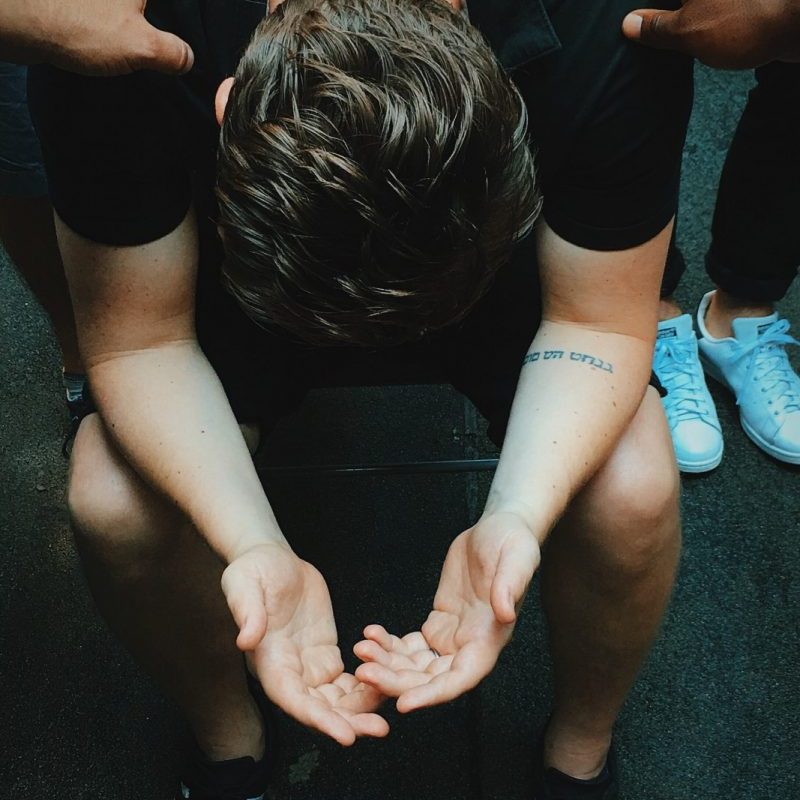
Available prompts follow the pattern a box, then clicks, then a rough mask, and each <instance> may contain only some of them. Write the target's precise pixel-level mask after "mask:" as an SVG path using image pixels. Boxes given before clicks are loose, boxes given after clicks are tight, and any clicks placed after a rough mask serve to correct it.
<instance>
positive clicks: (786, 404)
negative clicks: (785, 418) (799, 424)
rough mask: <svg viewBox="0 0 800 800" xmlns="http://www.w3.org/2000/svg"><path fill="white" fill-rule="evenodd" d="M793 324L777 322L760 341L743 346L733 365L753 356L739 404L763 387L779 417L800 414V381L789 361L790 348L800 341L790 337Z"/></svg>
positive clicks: (766, 331) (764, 333) (739, 349)
mask: <svg viewBox="0 0 800 800" xmlns="http://www.w3.org/2000/svg"><path fill="white" fill-rule="evenodd" d="M789 327H790V326H789V321H788V320H785V319H779V320H776V321H775V322H773V323H772V324H771V325H770V326H769V328H767V329H766V330H765V331H764V332H763V333H762V334H760V335H759V337H758V339H756V341H754V342H752V343H751V344H748V345H741V346H740V347H739V348H738V349H737V350H736V352H735V354H734V355H733V356H732V357H731V361H732V362H733V363H735V362H737V361H741V360H742V359H745V358H747V357H748V356H749V355H751V354H753V358H752V359H751V360H750V364H749V366H748V368H747V372H746V374H745V378H744V390H743V391H742V394H741V396H740V397H739V399H738V400H737V405H741V404H742V401H743V400H744V399H745V398H746V397H748V396H749V394H750V393H751V392H753V391H754V390H755V388H756V385H757V383H760V384H762V385H761V391H762V392H763V393H764V394H767V395H768V397H767V402H768V403H769V404H770V405H775V406H777V408H776V409H775V411H774V412H773V413H774V414H775V416H778V415H779V414H780V413H785V414H789V413H792V412H794V411H800V381H798V379H797V376H796V375H795V373H794V370H793V369H792V365H791V363H790V362H789V355H788V354H787V352H786V347H787V346H792V345H798V346H800V342H799V341H798V340H797V339H795V338H794V337H793V336H789V334H788V330H789Z"/></svg>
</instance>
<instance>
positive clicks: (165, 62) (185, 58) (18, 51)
mask: <svg viewBox="0 0 800 800" xmlns="http://www.w3.org/2000/svg"><path fill="white" fill-rule="evenodd" d="M146 3H147V0H59V2H52V0H2V4H0V5H1V6H2V7H1V8H0V55H1V56H2V58H3V59H4V60H6V61H19V62H20V63H24V64H33V63H38V62H46V63H49V64H53V65H55V66H57V67H61V68H62V69H66V70H70V71H72V72H80V73H84V74H86V75H123V74H126V73H129V72H135V71H136V70H140V69H151V70H156V71H158V72H166V73H173V74H182V73H184V72H188V70H190V69H191V67H192V64H193V62H194V55H193V54H192V50H191V48H190V47H189V45H188V44H186V42H184V41H183V40H182V39H179V38H178V37H177V36H175V35H173V34H171V33H166V32H164V31H160V30H158V29H157V28H154V27H153V26H152V25H150V23H149V22H147V20H145V18H144V10H145V5H146Z"/></svg>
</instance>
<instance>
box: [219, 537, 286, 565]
mask: <svg viewBox="0 0 800 800" xmlns="http://www.w3.org/2000/svg"><path fill="white" fill-rule="evenodd" d="M276 547H277V548H279V549H280V550H282V551H284V552H285V553H289V554H291V555H294V551H293V550H292V548H291V545H290V544H289V542H288V541H287V540H286V539H285V538H284V537H283V536H280V537H269V536H260V537H256V536H253V537H242V539H241V540H240V541H239V542H237V544H236V546H235V547H234V548H233V549H232V550H231V551H230V553H229V554H228V557H227V558H226V559H225V561H226V563H228V564H232V563H233V562H234V561H236V560H238V559H240V558H242V557H243V556H245V555H246V554H247V553H252V552H254V551H259V550H262V551H263V550H265V549H267V548H276ZM273 552H274V551H273Z"/></svg>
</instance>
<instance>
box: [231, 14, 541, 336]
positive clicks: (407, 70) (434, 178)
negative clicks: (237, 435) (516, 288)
mask: <svg viewBox="0 0 800 800" xmlns="http://www.w3.org/2000/svg"><path fill="white" fill-rule="evenodd" d="M218 198H219V203H220V220H219V222H220V230H221V233H222V235H223V238H224V241H225V248H226V263H225V277H226V281H227V284H228V286H229V287H230V288H231V290H232V291H233V293H234V295H235V296H236V297H237V299H238V300H239V302H240V303H241V304H242V305H243V307H244V308H245V310H246V311H247V313H248V314H250V316H252V317H253V318H254V319H256V320H257V321H259V322H262V323H265V324H277V325H280V326H281V327H283V328H286V329H288V330H289V331H291V332H293V333H294V334H296V335H297V336H299V337H300V338H303V339H306V340H309V341H314V342H317V343H324V344H334V343H360V344H368V345H375V344H392V343H397V342H400V341H404V340H408V339H413V338H416V337H418V336H419V335H420V333H421V332H422V331H424V330H426V329H431V328H438V327H442V326H443V325H446V324H448V323H450V322H452V321H454V320H456V319H458V318H460V317H461V316H463V315H464V313H466V311H467V310H469V308H470V307H471V306H472V305H474V303H475V302H476V301H477V299H479V297H480V296H481V295H482V294H483V292H484V291H485V290H486V288H487V286H488V285H489V283H490V281H491V278H492V276H493V274H494V272H495V271H496V269H497V268H498V267H499V266H500V265H501V264H502V263H503V262H504V261H505V260H507V258H508V256H509V253H510V250H511V247H512V245H513V242H514V241H515V240H516V239H517V238H519V236H520V235H521V234H523V233H525V232H527V231H528V230H529V229H530V227H531V225H532V223H533V220H534V219H535V217H536V215H537V213H538V210H539V201H538V194H537V191H536V187H535V181H534V171H533V161H532V157H531V154H530V151H529V149H528V146H527V143H526V116H525V108H524V105H523V103H522V101H521V99H520V97H519V95H518V94H517V92H516V90H515V89H514V87H513V85H512V84H511V82H510V81H509V80H508V78H507V77H506V76H505V74H504V73H503V70H502V68H501V67H500V65H499V64H498V63H497V60H496V59H495V57H494V55H493V54H492V53H491V50H490V49H489V47H488V45H487V44H486V43H485V41H484V40H483V39H482V37H481V35H480V34H479V33H478V32H477V30H475V29H474V28H473V27H472V26H470V25H469V23H468V22H467V21H466V19H464V17H463V16H462V15H460V14H458V13H456V12H454V11H453V10H452V9H451V8H450V6H449V5H448V4H447V3H446V2H444V1H443V0H317V1H316V2H315V0H286V2H285V3H284V4H282V5H281V6H280V7H279V8H278V9H277V11H276V12H275V13H274V14H272V15H270V16H269V17H268V18H267V19H266V20H265V21H264V22H263V23H262V24H261V25H260V26H259V28H258V29H257V31H256V33H255V35H254V37H253V40H252V42H251V43H250V46H249V47H248V49H247V51H246V52H245V54H244V56H243V58H242V60H241V63H240V65H239V68H238V70H237V74H236V79H235V83H234V85H233V88H232V90H231V94H230V100H229V102H228V105H227V109H226V111H225V117H224V120H223V126H222V140H221V147H220V155H219V178H218Z"/></svg>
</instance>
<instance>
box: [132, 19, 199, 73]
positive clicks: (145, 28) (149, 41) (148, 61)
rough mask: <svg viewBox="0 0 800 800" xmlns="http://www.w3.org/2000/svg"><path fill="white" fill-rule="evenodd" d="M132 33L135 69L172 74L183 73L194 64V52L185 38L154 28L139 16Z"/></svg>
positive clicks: (133, 65)
mask: <svg viewBox="0 0 800 800" xmlns="http://www.w3.org/2000/svg"><path fill="white" fill-rule="evenodd" d="M139 20H140V21H139V22H138V23H137V24H136V25H135V26H134V25H132V26H130V28H131V29H132V30H131V31H130V35H131V37H132V41H133V42H135V44H134V50H133V55H132V56H131V58H130V61H131V62H132V64H131V65H132V67H133V69H151V70H154V71H155V72H165V73H167V74H171V75H183V74H184V73H186V72H188V71H189V70H190V69H191V68H192V66H193V65H194V53H193V52H192V48H191V47H189V45H188V44H186V42H184V41H183V39H181V38H179V37H177V36H175V35H174V34H172V33H166V32H165V31H160V30H158V28H154V27H153V26H152V25H151V24H150V23H149V22H147V21H146V20H145V19H144V17H140V18H139Z"/></svg>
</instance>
